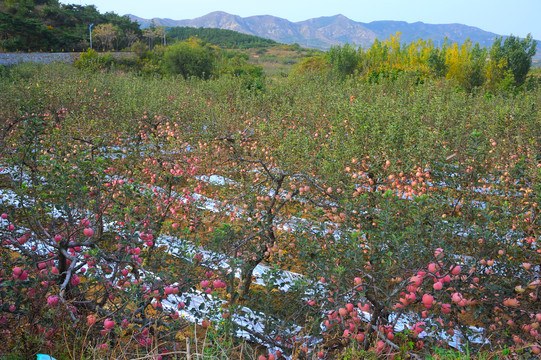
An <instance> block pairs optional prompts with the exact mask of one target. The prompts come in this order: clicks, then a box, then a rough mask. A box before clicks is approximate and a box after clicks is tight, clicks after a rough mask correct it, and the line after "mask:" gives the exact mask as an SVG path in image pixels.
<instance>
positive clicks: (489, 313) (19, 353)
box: [0, 64, 541, 360]
mask: <svg viewBox="0 0 541 360" xmlns="http://www.w3.org/2000/svg"><path fill="white" fill-rule="evenodd" d="M0 74H1V75H2V76H1V77H0V100H1V101H0V104H1V107H0V149H2V150H1V151H0V170H1V171H0V214H1V219H0V241H1V244H0V332H1V334H2V339H5V340H4V341H2V342H1V343H0V357H1V356H5V358H6V359H30V358H34V357H35V355H36V354H37V353H43V354H51V355H53V356H54V357H55V358H56V359H59V360H60V359H103V358H111V359H150V358H153V359H164V360H165V359H183V358H186V357H187V356H191V357H192V358H194V359H209V358H210V359H214V358H217V359H218V358H219V359H227V358H245V359H256V358H258V359H263V358H265V359H268V360H271V359H275V358H279V357H280V356H282V357H284V358H289V359H316V358H326V359H357V358H378V357H381V358H394V359H409V358H414V359H423V358H427V357H428V356H432V358H433V359H455V358H470V355H468V354H478V355H476V356H473V355H472V358H498V359H506V358H509V359H516V358H524V359H529V358H535V357H536V356H538V354H539V353H540V352H541V334H540V333H539V326H540V323H541V294H540V291H541V269H540V268H541V248H540V246H539V245H540V244H539V241H540V240H539V237H540V233H539V231H540V225H541V218H540V212H539V204H540V203H541V107H540V106H541V87H540V86H539V85H538V84H537V85H536V83H535V81H530V82H529V85H528V86H523V87H521V88H514V89H497V90H494V89H491V90H490V91H489V89H488V88H477V89H475V88H474V89H473V90H471V91H464V90H463V88H461V87H460V86H459V85H460V84H459V83H457V82H456V81H453V80H452V79H451V80H449V79H444V78H435V79H431V78H428V77H427V78H423V79H422V81H420V79H419V73H410V72H407V71H404V72H398V73H397V74H395V75H393V76H391V77H381V78H379V79H378V81H366V79H361V78H359V77H355V76H350V77H341V76H334V75H333V74H332V73H330V72H329V73H326V72H310V71H294V72H292V73H291V74H290V75H288V76H286V75H287V74H285V75H283V76H280V77H279V78H273V77H262V78H261V79H259V83H258V86H256V87H255V86H251V84H249V83H247V81H246V79H245V78H242V77H239V76H234V75H230V74H226V75H224V76H221V77H219V78H213V79H210V80H200V79H196V78H192V79H188V80H186V79H184V78H183V77H180V76H179V77H172V76H158V75H155V74H154V75H152V74H151V75H148V76H144V75H141V74H136V73H132V72H129V71H120V70H114V69H113V70H110V71H89V70H88V69H87V70H83V69H77V68H75V67H73V66H72V65H68V64H52V65H30V64H23V65H20V66H17V67H13V68H5V69H3V70H2V71H1V72H0Z"/></svg>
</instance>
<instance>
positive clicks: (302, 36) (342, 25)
mask: <svg viewBox="0 0 541 360" xmlns="http://www.w3.org/2000/svg"><path fill="white" fill-rule="evenodd" d="M127 16H128V17H129V18H130V19H132V20H133V21H136V22H138V23H139V24H141V27H142V28H146V27H149V26H150V24H151V22H154V24H155V25H156V26H168V27H169V26H189V27H210V28H219V29H228V30H233V31H238V32H241V33H245V34H249V35H255V36H259V37H263V38H267V39H272V40H275V41H277V42H280V43H285V44H293V43H298V44H299V45H301V46H304V47H310V48H318V49H322V50H326V49H329V48H330V47H331V46H332V45H339V44H345V43H346V42H347V43H350V44H356V45H359V46H363V47H367V46H370V45H371V44H372V43H373V42H374V40H376V39H379V40H383V39H386V38H388V37H389V36H390V35H393V34H396V32H397V31H400V32H401V33H402V35H401V41H402V42H411V41H415V40H417V39H419V38H422V39H425V40H428V39H432V41H434V42H435V44H436V45H437V44H439V43H442V42H443V41H444V39H445V38H447V39H449V41H451V42H458V43H463V42H464V41H465V40H466V39H468V38H469V39H470V40H472V41H473V42H474V43H479V44H480V45H481V46H486V47H490V46H491V45H492V43H493V42H494V38H495V37H496V36H499V35H498V34H495V33H492V32H489V31H484V30H482V29H479V28H476V27H473V26H467V25H463V24H426V23H423V22H415V23H407V22H405V21H373V22H370V23H362V22H357V21H353V20H351V19H349V18H347V17H346V16H344V15H341V14H339V15H334V16H324V17H318V18H313V19H308V20H304V21H299V22H291V21H289V20H287V19H283V18H280V17H276V16H271V15H258V16H249V17H241V16H238V15H232V14H229V13H226V12H223V11H215V12H211V13H209V14H207V15H204V16H201V17H198V18H195V19H186V20H172V19H163V18H154V19H144V18H140V17H137V16H135V15H131V14H127ZM539 45H541V44H540V43H539V41H538V49H539V51H538V55H537V56H536V57H539V53H541V48H540V47H539Z"/></svg>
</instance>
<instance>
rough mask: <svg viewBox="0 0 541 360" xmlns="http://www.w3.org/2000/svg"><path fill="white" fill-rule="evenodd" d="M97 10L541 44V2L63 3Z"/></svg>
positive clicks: (81, 0)
mask: <svg viewBox="0 0 541 360" xmlns="http://www.w3.org/2000/svg"><path fill="white" fill-rule="evenodd" d="M61 2H62V3H64V4H67V3H71V4H77V5H95V6H96V7H97V8H98V10H99V11H100V12H102V13H103V12H109V11H113V12H115V13H117V14H119V15H125V14H133V15H136V16H139V17H142V18H147V19H150V18H153V17H158V18H170V19H173V20H183V19H193V18H196V17H199V16H203V15H206V14H208V13H209V12H212V11H218V10H220V11H225V12H228V13H230V14H233V15H240V16H242V17H247V16H253V15H274V16H278V17H281V18H285V19H288V20H290V21H302V20H306V19H310V18H314V17H320V16H332V15H336V14H343V15H345V16H347V17H348V18H350V19H352V20H354V21H359V22H371V21H376V20H400V21H407V22H410V23H411V22H416V21H422V22H425V23H429V24H449V23H460V24H465V25H470V26H475V27H478V28H481V29H483V30H486V31H491V32H494V33H496V34H499V35H510V34H513V35H518V36H520V37H525V36H526V35H527V34H528V33H531V34H532V36H533V37H534V38H535V39H537V40H541V0H270V1H269V0H267V1H265V0H262V1H261V0H259V1H258V0H250V1H248V0H146V1H141V0H71V1H70V0H67V1H66V0H61Z"/></svg>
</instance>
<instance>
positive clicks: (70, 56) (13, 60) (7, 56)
mask: <svg viewBox="0 0 541 360" xmlns="http://www.w3.org/2000/svg"><path fill="white" fill-rule="evenodd" d="M110 54H111V55H113V56H114V57H115V58H116V59H121V58H130V57H134V56H136V54H135V53H132V52H111V53H110ZM80 57H81V53H80V52H62V53H44V52H39V53H23V52H16V53H8V52H0V65H14V64H20V63H23V62H28V61H30V62H36V63H42V64H49V63H52V62H55V61H61V62H67V63H74V62H75V61H76V60H78V59H79V58H80Z"/></svg>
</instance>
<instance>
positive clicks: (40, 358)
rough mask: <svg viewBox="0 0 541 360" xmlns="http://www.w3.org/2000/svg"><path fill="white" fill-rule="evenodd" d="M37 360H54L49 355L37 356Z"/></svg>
mask: <svg viewBox="0 0 541 360" xmlns="http://www.w3.org/2000/svg"><path fill="white" fill-rule="evenodd" d="M37 360H56V359H55V358H54V357H52V356H51V355H44V354H38V359H37Z"/></svg>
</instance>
